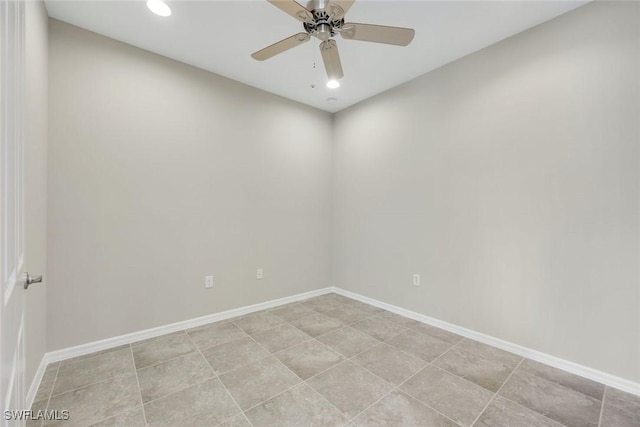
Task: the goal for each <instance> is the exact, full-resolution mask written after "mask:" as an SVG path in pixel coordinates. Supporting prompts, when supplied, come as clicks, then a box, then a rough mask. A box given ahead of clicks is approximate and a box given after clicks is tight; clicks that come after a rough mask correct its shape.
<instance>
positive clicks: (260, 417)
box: [246, 384, 348, 427]
mask: <svg viewBox="0 0 640 427" xmlns="http://www.w3.org/2000/svg"><path fill="white" fill-rule="evenodd" d="M246 415H247V418H249V421H251V423H252V424H253V425H254V426H261V427H297V426H328V427H330V426H336V427H337V426H344V425H345V424H346V423H347V422H348V420H347V418H345V417H344V416H343V415H342V414H341V413H340V411H338V410H337V409H336V408H335V407H334V406H333V405H331V404H330V403H328V402H327V401H326V400H325V399H324V398H323V397H322V396H320V395H319V394H318V393H317V392H316V391H314V390H313V389H311V388H310V387H309V386H308V385H306V384H300V385H297V386H295V387H294V388H292V389H291V390H289V391H287V392H285V393H282V394H280V395H278V396H276V397H274V398H273V399H270V400H268V401H266V402H264V403H263V404H261V405H259V406H256V407H255V408H253V409H251V410H250V411H248V412H247V414H246Z"/></svg>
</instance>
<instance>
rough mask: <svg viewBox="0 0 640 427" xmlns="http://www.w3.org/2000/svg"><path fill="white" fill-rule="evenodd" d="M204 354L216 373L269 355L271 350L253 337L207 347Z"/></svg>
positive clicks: (203, 351) (221, 372)
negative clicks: (266, 348)
mask: <svg viewBox="0 0 640 427" xmlns="http://www.w3.org/2000/svg"><path fill="white" fill-rule="evenodd" d="M202 354H203V355H204V357H205V358H206V359H207V361H208V362H209V364H210V365H211V367H212V368H213V370H214V371H215V372H216V374H223V373H225V372H228V371H230V370H232V369H235V368H238V367H240V366H242V365H246V364H249V363H251V362H255V361H257V360H260V359H264V358H265V357H267V356H269V352H268V351H267V350H265V349H264V348H263V347H262V346H261V345H260V344H258V343H257V342H255V341H254V340H252V339H251V337H244V338H240V339H239V340H235V341H231V342H228V343H224V344H220V345H217V346H215V347H210V348H207V349H205V350H202Z"/></svg>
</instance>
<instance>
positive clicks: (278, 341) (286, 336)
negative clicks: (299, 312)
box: [252, 323, 311, 353]
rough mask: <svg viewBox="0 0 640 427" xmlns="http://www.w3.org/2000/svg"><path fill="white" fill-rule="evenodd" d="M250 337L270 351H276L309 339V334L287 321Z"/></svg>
mask: <svg viewBox="0 0 640 427" xmlns="http://www.w3.org/2000/svg"><path fill="white" fill-rule="evenodd" d="M252 338H253V339H254V340H256V341H257V342H258V343H260V345H262V346H263V347H265V348H266V349H267V350H269V351H270V352H271V353H276V352H278V351H281V350H284V349H286V348H289V347H293V346H294V345H296V344H300V343H302V342H304V341H308V340H310V339H311V337H310V336H309V335H307V334H305V333H304V332H302V331H301V330H300V329H298V328H296V327H295V326H292V325H289V324H288V323H287V324H284V325H280V326H276V327H275V328H272V329H269V330H267V331H263V332H259V333H257V334H255V335H253V336H252Z"/></svg>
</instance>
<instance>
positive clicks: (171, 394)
mask: <svg viewBox="0 0 640 427" xmlns="http://www.w3.org/2000/svg"><path fill="white" fill-rule="evenodd" d="M215 378H216V377H215V376H213V377H208V378H205V379H203V380H201V381H198V382H195V383H193V384H189V385H186V386H184V387H181V388H179V389H177V390H175V391H172V392H171V393H167V394H165V395H164V396H161V397H156V398H155V399H152V400H149V401H147V402H144V404H143V406H144V405H148V404H150V403H153V402H157V401H158V400H162V399H164V398H166V397H169V396H173V395H174V394H176V393H180V392H181V391H185V390H186V389H188V388H191V387H195V386H197V385H200V384H203V383H206V382H207V381H211V380H213V379H215Z"/></svg>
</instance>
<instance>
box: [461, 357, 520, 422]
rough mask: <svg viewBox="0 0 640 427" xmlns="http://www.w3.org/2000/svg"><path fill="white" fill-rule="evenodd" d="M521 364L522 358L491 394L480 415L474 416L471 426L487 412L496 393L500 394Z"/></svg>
mask: <svg viewBox="0 0 640 427" xmlns="http://www.w3.org/2000/svg"><path fill="white" fill-rule="evenodd" d="M522 362H524V357H523V358H521V359H520V362H518V364H517V365H516V367H515V368H513V371H511V373H510V374H509V376H508V377H507V379H506V380H504V382H503V383H502V384H501V385H500V388H498V390H497V391H496V392H495V393H494V394H493V396H491V399H489V401H488V402H487V404H486V405H484V408H482V411H480V413H479V414H478V416H476V418H475V419H474V420H473V422H472V423H471V426H474V425H475V423H477V422H478V420H479V419H480V417H481V416H482V414H484V411H486V410H487V408H488V407H489V405H491V403H492V402H493V401H494V399H495V398H496V396H497V395H498V393H500V391H502V389H503V387H504V386H505V385H506V384H507V382H508V381H509V380H510V379H511V377H512V376H513V374H515V372H516V370H517V369H518V368H519V367H520V365H522Z"/></svg>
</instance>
